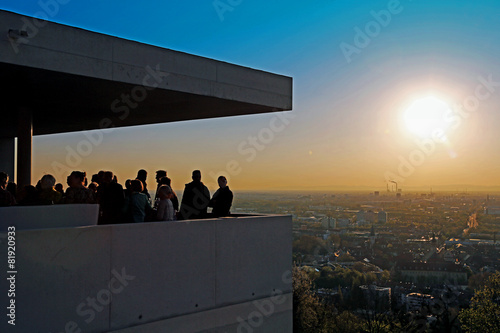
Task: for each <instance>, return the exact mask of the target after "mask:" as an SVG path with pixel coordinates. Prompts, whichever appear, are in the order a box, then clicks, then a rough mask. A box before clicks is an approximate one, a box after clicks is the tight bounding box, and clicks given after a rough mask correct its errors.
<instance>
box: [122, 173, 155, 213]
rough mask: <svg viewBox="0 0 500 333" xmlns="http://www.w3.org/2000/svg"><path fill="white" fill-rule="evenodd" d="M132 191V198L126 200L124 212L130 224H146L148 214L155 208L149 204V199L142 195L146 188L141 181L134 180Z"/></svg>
mask: <svg viewBox="0 0 500 333" xmlns="http://www.w3.org/2000/svg"><path fill="white" fill-rule="evenodd" d="M131 190H132V193H131V194H130V196H128V197H127V198H125V202H124V204H123V209H122V211H123V213H124V214H125V215H126V220H127V221H128V222H144V219H145V218H146V214H148V213H150V211H152V210H153V208H151V205H150V204H149V199H148V197H147V196H146V195H145V194H144V193H142V192H143V191H144V186H143V185H142V182H141V181H140V180H139V179H135V180H132V182H131Z"/></svg>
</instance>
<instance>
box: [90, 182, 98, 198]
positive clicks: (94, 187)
mask: <svg viewBox="0 0 500 333" xmlns="http://www.w3.org/2000/svg"><path fill="white" fill-rule="evenodd" d="M99 186H100V185H99V184H97V183H96V182H90V184H89V186H88V188H89V190H91V191H92V192H93V193H94V196H95V197H96V198H97V188H98V187H99Z"/></svg>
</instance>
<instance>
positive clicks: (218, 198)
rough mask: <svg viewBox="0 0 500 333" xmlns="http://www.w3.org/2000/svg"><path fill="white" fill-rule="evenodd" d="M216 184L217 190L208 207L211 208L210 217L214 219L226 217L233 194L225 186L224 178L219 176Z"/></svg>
mask: <svg viewBox="0 0 500 333" xmlns="http://www.w3.org/2000/svg"><path fill="white" fill-rule="evenodd" d="M217 182H218V183H219V189H218V190H217V191H216V192H215V193H214V196H213V197H212V200H210V203H209V204H208V207H213V209H212V215H213V216H214V217H221V216H228V215H229V214H230V212H229V210H230V209H231V205H232V204H233V192H231V190H230V189H229V186H227V179H226V177H224V176H220V177H219V178H218V179H217Z"/></svg>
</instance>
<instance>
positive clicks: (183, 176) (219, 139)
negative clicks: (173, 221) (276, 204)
mask: <svg viewBox="0 0 500 333" xmlns="http://www.w3.org/2000/svg"><path fill="white" fill-rule="evenodd" d="M54 1H55V0H46V1H44V0H41V1H5V0H0V8H1V9H6V10H11V11H14V12H17V13H21V14H26V15H30V16H33V15H35V14H36V13H37V12H40V11H46V12H47V9H46V8H49V9H50V10H51V12H50V13H48V14H49V17H50V20H51V21H55V22H58V23H63V24H67V25H71V26H75V27H80V28H84V29H87V30H92V31H96V32H99V33H104V34H109V35H113V36H117V37H122V38H126V39H131V40H137V41H140V42H144V43H149V44H153V45H157V46H161V47H165V48H169V49H173V50H178V51H183V52H188V53H192V54H196V55H200V56H204V57H209V58H214V59H217V60H222V61H227V62H231V63H235V64H238V65H242V66H248V67H252V68H256V69H261V70H266V71H270V72H274V73H278V74H284V75H288V76H291V77H293V79H294V97H293V102H294V108H293V111H292V112H291V115H293V116H292V117H293V119H290V122H289V124H288V126H287V127H286V128H285V129H284V130H283V131H281V132H279V133H275V136H274V138H273V140H272V141H271V142H269V143H267V144H265V145H264V146H265V147H264V148H263V149H262V150H260V151H256V154H255V156H250V154H242V153H241V151H239V149H238V147H239V146H240V145H241V144H242V143H243V142H245V141H246V140H247V138H248V137H249V136H255V135H257V134H258V133H259V132H260V131H261V130H262V129H263V128H266V127H268V126H269V122H270V121H271V120H272V119H273V118H274V117H276V116H277V115H276V114H272V113H271V114H265V115H255V116H241V117H229V118H218V119H211V120H199V121H187V122H178V123H169V124H162V125H151V126H141V127H136V128H121V129H115V130H114V131H113V132H111V133H106V134H105V135H104V141H103V143H102V144H101V145H99V146H97V147H95V148H94V149H93V152H92V154H91V155H90V156H88V157H85V158H83V160H82V161H81V163H80V164H79V165H78V167H76V168H75V169H80V170H85V171H87V173H88V174H93V173H96V172H97V171H98V170H101V169H107V170H112V171H114V172H115V173H116V174H117V175H118V178H119V181H120V182H122V183H123V182H124V181H125V179H127V178H134V177H135V175H136V173H137V170H138V169H141V168H144V169H146V170H148V172H149V173H150V177H151V178H150V182H153V181H154V180H153V178H154V171H155V170H158V169H166V170H167V171H168V174H169V176H170V178H172V180H173V185H174V186H173V187H174V189H176V190H180V189H182V188H183V184H184V183H186V182H189V181H190V175H191V171H192V170H193V169H201V170H202V173H203V180H204V182H205V183H206V184H207V185H208V186H209V188H210V190H211V191H212V192H213V191H215V189H216V188H217V186H216V181H215V178H216V176H217V175H219V174H221V173H225V174H226V175H227V176H229V184H230V187H232V188H233V189H235V190H258V189H259V190H270V189H287V190H290V189H297V190H301V189H303V190H310V189H322V190H327V189H338V188H345V187H350V186H368V187H369V188H370V189H373V190H384V189H385V188H386V185H387V180H396V181H398V183H399V186H400V187H402V188H403V189H404V188H412V187H416V186H422V187H433V188H434V189H438V188H439V187H440V186H445V185H459V186H462V185H463V186H465V185H467V186H469V185H471V186H472V185H475V186H500V172H499V171H500V131H499V130H498V129H499V128H500V62H499V61H498V59H499V58H500V43H499V41H500V20H498V14H499V13H500V2H499V1H498V0H497V1H495V0H489V1H480V2H479V1H476V2H474V1H470V0H443V1H427V0H418V1H415V0H414V1H411V0H401V1H394V0H391V1H373V0H370V1H347V0H336V1H334V0H330V1H327V0H318V1H314V2H311V4H308V2H305V1H290V0H287V1H282V0H279V1H260V0H253V1H250V0H243V1H237V0H232V1H228V0H221V1H218V2H217V1H211V0H209V1H142V2H139V1H133V2H132V1H95V0H87V1H82V0H70V1H66V0H65V1H61V2H67V3H66V4H64V5H62V4H61V5H59V8H57V10H55V9H54V8H55V7H54V6H52V7H46V6H42V5H41V4H44V3H51V4H53V3H54ZM214 3H219V4H220V3H224V4H227V6H229V7H230V8H231V10H228V11H225V12H224V13H218V11H217V10H216V8H215V6H214ZM230 3H232V4H233V5H230ZM391 11H392V13H391ZM387 13H390V18H389V17H388V16H387V15H385V16H384V14H387ZM219 14H221V15H222V16H221V15H219ZM374 16H379V19H380V20H382V21H381V23H374V22H376V19H375V17H374ZM366 29H368V34H367V33H366ZM370 29H371V30H370ZM359 31H362V32H363V35H364V36H361V35H359ZM368 39H369V40H368ZM354 47H356V49H354ZM342 48H344V51H343V49H342ZM345 50H348V51H345ZM349 50H350V51H349ZM346 52H347V53H349V52H350V53H349V54H348V56H346V54H345V53H346ZM487 81H490V83H489V84H486V85H485V83H483V82H487ZM496 82H498V83H496ZM478 93H479V94H480V96H481V100H479V99H477V98H476V97H475V96H476V94H478ZM430 95H432V96H434V97H435V98H438V99H440V100H442V101H443V102H445V103H447V105H449V107H450V111H449V113H448V114H447V119H448V120H447V124H448V125H450V126H449V128H448V129H447V130H446V131H445V134H444V135H445V136H446V141H445V142H442V141H439V140H437V141H436V140H435V141H431V140H432V139H431V138H429V137H419V136H418V135H416V134H414V133H411V132H410V131H409V130H408V129H407V127H406V126H405V123H404V122H405V119H404V116H403V115H404V113H405V110H407V108H408V107H409V106H410V105H412V103H413V102H414V101H416V100H419V99H422V98H424V97H426V96H430ZM474 100H475V101H479V103H477V105H473V104H470V103H472V102H474ZM464 103H465V104H467V103H469V105H472V106H470V107H469V109H467V110H466V109H460V108H459V107H458V106H459V105H462V104H464ZM460 112H461V113H460ZM441 118H442V117H441ZM84 138H85V137H84V136H83V134H81V133H72V134H60V135H50V136H39V137H35V138H34V171H33V177H34V179H35V180H36V179H39V178H40V177H41V176H42V175H43V174H44V173H52V174H54V175H55V176H56V177H57V178H58V180H60V181H62V180H64V179H65V177H66V174H62V173H58V172H56V171H55V170H54V169H53V167H52V164H53V162H54V161H60V162H64V160H65V155H66V149H65V147H66V146H67V145H69V146H70V147H76V145H77V144H78V142H79V141H80V140H82V139H84ZM438 141H439V142H438ZM247 147H248V146H247ZM250 157H254V158H250ZM232 160H235V161H237V162H238V163H239V165H240V169H239V170H238V171H239V172H233V173H230V172H228V170H227V167H226V165H227V163H228V162H229V161H232ZM62 177H64V178H62Z"/></svg>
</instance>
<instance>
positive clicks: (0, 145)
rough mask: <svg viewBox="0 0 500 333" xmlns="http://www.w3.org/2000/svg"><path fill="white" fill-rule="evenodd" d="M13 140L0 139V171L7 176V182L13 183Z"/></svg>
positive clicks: (14, 147) (14, 157)
mask: <svg viewBox="0 0 500 333" xmlns="http://www.w3.org/2000/svg"><path fill="white" fill-rule="evenodd" d="M15 145H16V142H15V140H14V138H0V171H3V172H6V173H7V174H8V175H9V181H15V180H16V178H15V177H14V176H15V173H14V171H15V170H14V168H15V159H16V156H15V150H16V146H15Z"/></svg>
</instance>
